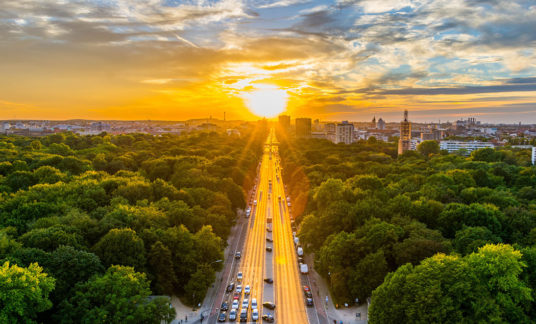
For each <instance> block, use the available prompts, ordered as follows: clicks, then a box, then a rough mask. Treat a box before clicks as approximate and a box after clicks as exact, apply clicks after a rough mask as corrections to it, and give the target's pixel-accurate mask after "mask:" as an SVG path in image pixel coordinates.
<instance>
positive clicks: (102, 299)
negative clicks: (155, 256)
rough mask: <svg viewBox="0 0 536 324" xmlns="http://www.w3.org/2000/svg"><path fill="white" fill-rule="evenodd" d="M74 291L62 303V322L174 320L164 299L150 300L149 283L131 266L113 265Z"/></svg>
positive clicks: (171, 311)
mask: <svg viewBox="0 0 536 324" xmlns="http://www.w3.org/2000/svg"><path fill="white" fill-rule="evenodd" d="M75 291H76V292H75V294H74V295H73V296H72V297H70V298H69V299H66V300H64V301H63V302H62V303H61V306H60V313H59V315H60V316H59V321H60V322H61V323H73V322H77V323H154V324H160V323H161V322H162V321H165V322H166V323H169V322H171V320H172V319H173V318H174V317H175V310H174V309H173V308H172V307H169V302H164V300H165V298H163V300H162V298H157V299H153V300H149V299H148V297H149V295H150V294H151V291H150V290H149V282H148V281H147V279H146V277H145V274H143V273H139V272H135V271H134V269H133V268H132V267H123V266H111V267H110V268H108V270H107V271H106V273H105V274H104V275H102V276H96V277H93V278H92V279H90V280H89V281H87V282H85V283H81V284H78V285H77V286H76V288H75Z"/></svg>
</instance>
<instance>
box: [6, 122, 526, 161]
mask: <svg viewBox="0 0 536 324" xmlns="http://www.w3.org/2000/svg"><path fill="white" fill-rule="evenodd" d="M401 117H402V118H401V121H398V122H386V121H385V120H384V119H383V118H382V117H379V118H376V116H373V117H372V119H371V121H370V122H351V121H347V120H344V121H321V120H319V119H314V120H313V119H311V118H307V117H301V118H295V119H294V122H293V123H292V120H291V116H289V115H280V116H279V117H278V125H279V127H280V128H281V129H283V130H285V131H287V132H289V133H290V134H292V135H295V136H296V137H301V138H317V139H326V140H329V141H331V142H333V143H335V144H338V143H343V144H352V143H354V142H358V141H361V140H369V139H371V138H374V139H375V140H378V141H384V142H393V141H398V154H403V153H404V152H406V151H409V150H416V149H417V146H418V145H419V144H420V143H422V142H423V141H426V140H435V141H437V142H439V145H440V149H441V150H446V151H448V152H449V153H455V152H457V153H459V154H462V155H469V154H470V153H471V152H472V151H474V150H476V149H480V148H486V147H491V148H495V147H501V146H505V145H510V146H512V147H516V148H520V149H531V150H532V154H531V156H532V163H533V164H535V163H536V148H535V144H536V125H535V124H521V123H519V124H491V123H483V122H481V121H478V120H477V119H476V118H474V117H469V118H467V119H460V120H457V121H455V122H443V123H442V122H441V121H438V122H437V123H413V122H411V121H410V116H409V113H408V111H405V112H404V114H403V116H401ZM248 125H250V122H246V121H240V120H233V121H227V120H225V118H224V119H223V120H222V119H217V118H212V116H210V117H209V118H206V119H193V120H187V121H152V120H140V121H117V120H110V121H91V120H68V121H50V120H4V121H0V134H4V135H22V136H46V135H50V134H54V133H59V132H72V133H76V134H79V135H98V134H100V133H103V132H106V133H110V134H128V133H147V134H152V135H162V134H177V135H178V134H182V133H185V132H191V131H199V130H208V131H211V130H219V131H226V132H227V133H228V134H229V135H231V134H234V135H238V136H240V130H241V129H245V128H247V127H248Z"/></svg>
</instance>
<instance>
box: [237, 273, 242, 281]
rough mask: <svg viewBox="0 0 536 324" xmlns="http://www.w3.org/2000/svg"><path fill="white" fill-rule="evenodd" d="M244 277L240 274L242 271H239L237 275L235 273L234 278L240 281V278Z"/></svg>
mask: <svg viewBox="0 0 536 324" xmlns="http://www.w3.org/2000/svg"><path fill="white" fill-rule="evenodd" d="M243 277H244V275H243V274H242V272H239V273H238V274H237V275H236V280H238V281H242V278H243Z"/></svg>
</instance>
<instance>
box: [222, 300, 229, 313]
mask: <svg viewBox="0 0 536 324" xmlns="http://www.w3.org/2000/svg"><path fill="white" fill-rule="evenodd" d="M220 308H221V310H222V311H226V310H229V304H227V302H223V303H221V307H220Z"/></svg>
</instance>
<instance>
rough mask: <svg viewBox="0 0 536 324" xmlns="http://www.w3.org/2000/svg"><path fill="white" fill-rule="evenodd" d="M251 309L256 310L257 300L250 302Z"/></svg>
mask: <svg viewBox="0 0 536 324" xmlns="http://www.w3.org/2000/svg"><path fill="white" fill-rule="evenodd" d="M251 309H257V298H253V299H252V300H251Z"/></svg>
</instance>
